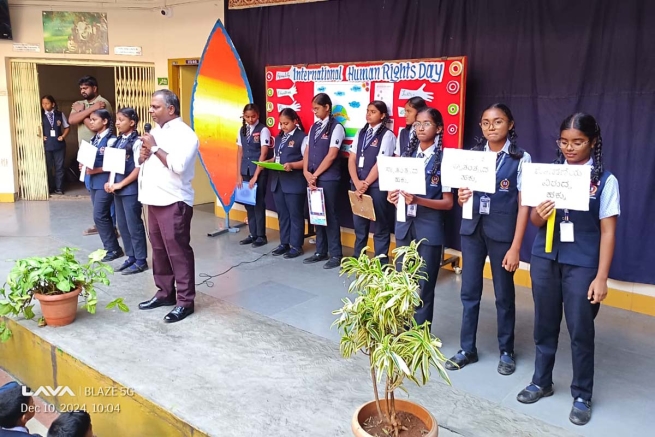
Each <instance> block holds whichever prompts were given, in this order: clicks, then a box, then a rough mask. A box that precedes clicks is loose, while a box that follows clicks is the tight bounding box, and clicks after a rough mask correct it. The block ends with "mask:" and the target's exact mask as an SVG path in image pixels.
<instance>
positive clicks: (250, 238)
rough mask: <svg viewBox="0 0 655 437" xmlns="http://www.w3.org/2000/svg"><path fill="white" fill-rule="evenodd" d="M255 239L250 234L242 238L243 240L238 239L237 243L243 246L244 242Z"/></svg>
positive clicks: (250, 241) (250, 242)
mask: <svg viewBox="0 0 655 437" xmlns="http://www.w3.org/2000/svg"><path fill="white" fill-rule="evenodd" d="M254 241H255V239H254V238H253V236H252V235H248V237H246V238H244V239H243V240H241V241H239V244H240V245H242V246H245V245H246V244H252V243H253V242H254Z"/></svg>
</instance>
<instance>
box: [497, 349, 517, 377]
mask: <svg viewBox="0 0 655 437" xmlns="http://www.w3.org/2000/svg"><path fill="white" fill-rule="evenodd" d="M515 370H516V360H515V359H514V354H513V353H512V354H510V353H508V352H503V353H502V354H500V361H499V362H498V373H500V374H501V375H511V374H512V373H514V371H515Z"/></svg>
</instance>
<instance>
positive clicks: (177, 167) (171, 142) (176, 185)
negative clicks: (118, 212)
mask: <svg viewBox="0 0 655 437" xmlns="http://www.w3.org/2000/svg"><path fill="white" fill-rule="evenodd" d="M150 134H151V135H152V136H153V137H154V138H155V142H156V143H157V146H159V148H160V149H161V150H163V151H165V152H166V153H168V155H167V156H166V162H167V163H168V167H166V166H165V165H164V163H163V162H162V161H161V159H159V158H158V157H157V156H154V155H152V156H150V157H149V158H148V159H147V160H146V161H145V162H144V163H143V164H142V165H141V172H140V173H139V201H140V202H141V203H143V204H144V205H154V206H168V205H172V204H174V203H176V202H184V203H186V204H187V205H189V206H193V196H194V191H193V186H192V185H191V180H192V179H193V176H194V170H195V165H196V155H197V154H198V146H199V144H198V136H197V135H196V133H195V132H194V131H193V130H192V129H191V128H190V127H189V126H188V125H187V124H186V123H184V122H183V121H182V119H181V118H180V117H177V118H174V119H173V120H171V121H169V122H168V123H166V124H165V125H164V126H163V127H159V126H157V127H155V128H154V129H153V130H152V131H151V132H150Z"/></svg>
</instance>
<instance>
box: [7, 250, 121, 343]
mask: <svg viewBox="0 0 655 437" xmlns="http://www.w3.org/2000/svg"><path fill="white" fill-rule="evenodd" d="M75 251H76V249H72V248H70V247H64V248H63V249H62V250H61V254H59V255H53V256H47V257H30V258H24V259H20V260H17V261H16V262H15V264H14V267H13V268H12V269H11V271H10V272H9V277H8V278H7V281H6V282H5V284H4V285H3V287H2V294H3V295H4V300H2V301H0V316H6V315H13V316H18V315H21V314H22V315H23V316H24V317H25V318H26V319H28V320H31V319H33V318H34V311H33V308H34V304H33V303H32V299H33V298H34V295H35V294H44V295H50V296H52V295H58V294H66V293H70V292H72V291H74V290H76V289H78V288H79V289H81V290H82V292H81V293H80V295H81V296H82V297H84V305H83V306H82V308H83V309H86V310H87V311H88V312H89V313H91V314H95V312H96V305H97V304H98V297H97V294H96V289H95V286H96V284H104V285H109V278H108V275H109V274H112V273H114V270H113V269H112V268H111V267H110V266H109V265H107V264H105V263H103V262H102V259H103V258H104V257H105V255H106V254H107V251H105V250H96V251H95V252H93V253H91V254H90V255H89V260H88V262H87V263H85V264H82V263H80V262H79V261H78V260H77V259H76V258H75ZM115 307H117V308H118V309H119V310H121V311H123V312H128V311H129V308H128V306H127V305H125V303H124V302H123V299H122V298H118V299H115V300H113V301H112V302H110V303H109V304H108V305H107V308H108V309H111V308H115ZM39 326H45V320H44V319H43V318H41V319H39ZM10 337H11V331H10V330H9V327H8V326H7V325H6V323H5V322H2V323H0V342H5V341H7V340H8V339H9V338H10Z"/></svg>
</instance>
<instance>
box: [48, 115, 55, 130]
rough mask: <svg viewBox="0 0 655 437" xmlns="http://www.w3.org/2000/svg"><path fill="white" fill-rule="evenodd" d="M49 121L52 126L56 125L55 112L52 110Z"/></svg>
mask: <svg viewBox="0 0 655 437" xmlns="http://www.w3.org/2000/svg"><path fill="white" fill-rule="evenodd" d="M47 114H48V121H49V122H50V126H52V127H55V114H53V113H52V112H48V113H47Z"/></svg>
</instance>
